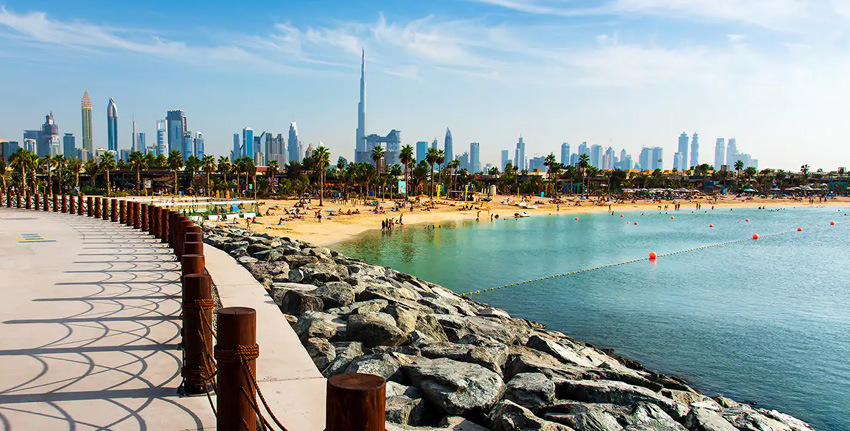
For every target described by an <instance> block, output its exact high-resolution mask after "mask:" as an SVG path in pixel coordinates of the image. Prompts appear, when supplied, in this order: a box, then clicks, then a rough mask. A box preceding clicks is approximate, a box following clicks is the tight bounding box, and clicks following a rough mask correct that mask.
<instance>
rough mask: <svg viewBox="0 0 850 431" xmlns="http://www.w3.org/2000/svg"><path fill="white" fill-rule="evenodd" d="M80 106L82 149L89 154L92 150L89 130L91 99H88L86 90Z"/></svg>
mask: <svg viewBox="0 0 850 431" xmlns="http://www.w3.org/2000/svg"><path fill="white" fill-rule="evenodd" d="M81 105H82V114H83V116H82V117H83V148H85V149H86V150H87V151H88V152H89V153H91V152H92V150H93V148H92V146H93V143H92V129H91V99H90V98H89V92H88V90H86V92H85V93H83V100H82V102H81Z"/></svg>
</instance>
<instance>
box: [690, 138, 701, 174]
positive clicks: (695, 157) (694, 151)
mask: <svg viewBox="0 0 850 431" xmlns="http://www.w3.org/2000/svg"><path fill="white" fill-rule="evenodd" d="M690 166H691V167H696V166H699V136H698V135H697V134H696V132H694V136H693V137H692V138H691V164H690Z"/></svg>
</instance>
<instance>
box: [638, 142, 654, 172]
mask: <svg viewBox="0 0 850 431" xmlns="http://www.w3.org/2000/svg"><path fill="white" fill-rule="evenodd" d="M651 158H652V149H650V148H647V147H643V148H641V149H640V155H639V156H638V164H639V165H640V170H641V171H648V170H650V169H651V168H652V163H650V161H649V160H650V159H651Z"/></svg>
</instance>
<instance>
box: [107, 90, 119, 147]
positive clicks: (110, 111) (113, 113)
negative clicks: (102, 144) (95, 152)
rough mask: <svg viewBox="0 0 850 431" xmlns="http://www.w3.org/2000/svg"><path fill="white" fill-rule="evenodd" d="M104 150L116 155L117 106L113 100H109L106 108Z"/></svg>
mask: <svg viewBox="0 0 850 431" xmlns="http://www.w3.org/2000/svg"><path fill="white" fill-rule="evenodd" d="M106 132H107V135H106V149H107V150H109V151H114V152H115V154H116V155H117V154H118V106H116V105H115V100H112V99H111V98H110V99H109V104H108V105H107V106H106Z"/></svg>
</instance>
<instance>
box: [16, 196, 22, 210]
mask: <svg viewBox="0 0 850 431" xmlns="http://www.w3.org/2000/svg"><path fill="white" fill-rule="evenodd" d="M16 206H17V207H18V208H20V207H21V194H20V193H18V201H17V205H16Z"/></svg>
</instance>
